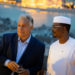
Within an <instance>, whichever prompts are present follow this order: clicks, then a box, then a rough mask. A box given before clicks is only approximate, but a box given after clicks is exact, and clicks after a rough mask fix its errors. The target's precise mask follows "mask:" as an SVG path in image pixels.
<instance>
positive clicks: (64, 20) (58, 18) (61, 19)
mask: <svg viewBox="0 0 75 75" xmlns="http://www.w3.org/2000/svg"><path fill="white" fill-rule="evenodd" d="M53 23H64V24H69V25H71V19H70V18H68V17H65V16H56V17H54V19H53Z"/></svg>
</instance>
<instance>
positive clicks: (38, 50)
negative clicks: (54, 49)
mask: <svg viewBox="0 0 75 75" xmlns="http://www.w3.org/2000/svg"><path fill="white" fill-rule="evenodd" d="M17 43H18V36H17V34H16V33H12V34H11V33H10V34H5V35H3V40H2V43H1V44H0V75H10V74H11V72H12V71H11V70H9V69H8V68H7V67H5V66H4V63H5V61H6V60H7V59H10V60H13V61H16V54H17ZM44 51H45V45H44V44H43V43H41V42H40V41H39V40H37V39H36V38H34V37H33V36H31V39H30V42H29V44H28V46H27V48H26V51H25V52H24V53H23V55H22V57H21V59H20V61H19V63H18V64H19V65H21V66H23V67H24V68H25V69H29V71H30V75H36V73H37V71H39V70H40V69H41V68H42V64H43V58H44ZM15 75H17V74H16V73H15Z"/></svg>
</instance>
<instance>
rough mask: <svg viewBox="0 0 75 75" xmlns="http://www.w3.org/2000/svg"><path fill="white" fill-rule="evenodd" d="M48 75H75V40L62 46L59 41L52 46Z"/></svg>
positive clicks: (70, 40)
mask: <svg viewBox="0 0 75 75" xmlns="http://www.w3.org/2000/svg"><path fill="white" fill-rule="evenodd" d="M46 75H75V39H73V38H71V37H69V39H68V41H67V42H66V43H64V44H60V43H59V40H57V41H56V42H54V43H53V44H52V45H51V46H50V50H49V56H48V62H47V74H46Z"/></svg>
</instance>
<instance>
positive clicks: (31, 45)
mask: <svg viewBox="0 0 75 75" xmlns="http://www.w3.org/2000/svg"><path fill="white" fill-rule="evenodd" d="M33 44H34V43H33V37H32V36H31V39H30V42H29V44H28V46H27V48H26V50H25V51H24V53H23V55H22V56H21V58H20V60H19V62H18V63H20V62H21V61H22V60H25V58H26V56H27V55H28V54H29V53H30V52H31V51H30V50H31V49H32V47H33Z"/></svg>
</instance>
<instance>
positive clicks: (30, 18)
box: [19, 14, 33, 26]
mask: <svg viewBox="0 0 75 75" xmlns="http://www.w3.org/2000/svg"><path fill="white" fill-rule="evenodd" d="M22 17H23V18H26V19H28V20H29V22H30V25H31V26H32V25H33V18H32V17H31V16H30V15H25V14H21V15H20V17H19V19H20V18H22Z"/></svg>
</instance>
